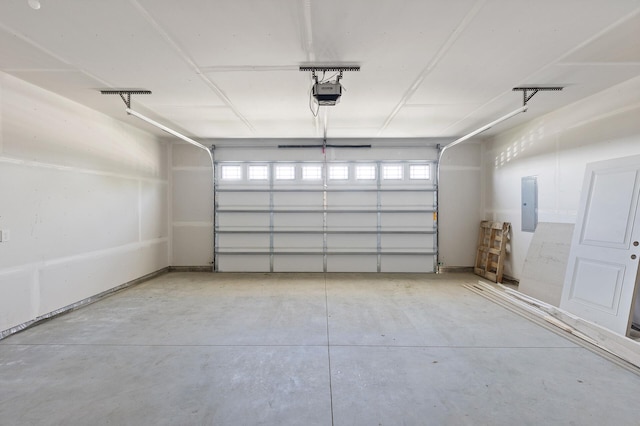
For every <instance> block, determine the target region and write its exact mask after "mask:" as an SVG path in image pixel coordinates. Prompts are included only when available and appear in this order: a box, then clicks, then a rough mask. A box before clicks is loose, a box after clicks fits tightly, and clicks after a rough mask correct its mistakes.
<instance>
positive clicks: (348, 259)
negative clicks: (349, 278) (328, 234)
mask: <svg viewBox="0 0 640 426" xmlns="http://www.w3.org/2000/svg"><path fill="white" fill-rule="evenodd" d="M327 270H328V271H331V272H377V270H378V256H377V255H333V254H330V255H327Z"/></svg>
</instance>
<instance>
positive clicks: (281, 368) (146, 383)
mask: <svg viewBox="0 0 640 426" xmlns="http://www.w3.org/2000/svg"><path fill="white" fill-rule="evenodd" d="M0 351H1V353H2V361H0V369H1V370H2V371H1V372H0V395H1V398H0V424H3V425H107V424H108V425H132V426H133V425H135V426H138V425H243V424H246V425H249V424H251V425H258V424H264V425H267V424H268V425H301V424H304V425H330V424H331V402H330V394H329V392H328V389H329V375H328V371H329V368H328V361H327V349H326V347H303V346H298V347H264V346H251V347H237V346H236V347H234V346H231V347H230V346H225V347H211V346H117V345H93V344H92V345H35V346H27V345H8V346H3V347H2V348H1V349H0ZM9 360H11V361H9Z"/></svg>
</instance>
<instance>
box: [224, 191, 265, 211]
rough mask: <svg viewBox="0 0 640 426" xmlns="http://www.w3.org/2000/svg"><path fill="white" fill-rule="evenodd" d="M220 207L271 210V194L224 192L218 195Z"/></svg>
mask: <svg viewBox="0 0 640 426" xmlns="http://www.w3.org/2000/svg"><path fill="white" fill-rule="evenodd" d="M217 201H218V205H222V206H225V207H227V208H232V207H251V206H253V207H262V208H269V194H265V193H261V192H241V193H234V192H222V193H220V194H219V195H218V200H217Z"/></svg>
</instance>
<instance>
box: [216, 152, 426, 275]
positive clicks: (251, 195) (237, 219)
mask: <svg viewBox="0 0 640 426" xmlns="http://www.w3.org/2000/svg"><path fill="white" fill-rule="evenodd" d="M434 152H436V151H435V150H434ZM274 155H275V154H274ZM435 156H436V155H434V157H435ZM224 163H229V164H228V168H227V172H228V173H227V175H228V176H230V179H231V180H230V181H229V182H224V179H222V177H223V174H224V173H222V172H217V176H218V178H219V179H218V180H219V182H218V184H217V186H216V188H217V189H219V190H220V193H216V205H217V209H216V217H215V219H216V220H215V229H216V231H217V232H218V234H216V239H215V241H216V249H217V250H218V251H220V256H217V257H216V258H215V266H216V267H217V269H218V270H261V271H262V270H264V269H265V268H267V270H269V271H282V272H285V271H292V272H293V271H296V272H304V271H307V272H312V271H313V272H322V271H325V272H432V271H433V270H434V260H435V259H434V256H433V255H431V254H429V255H427V254H426V253H435V252H436V239H435V235H434V234H433V232H434V228H435V221H434V218H435V217H434V212H435V210H436V206H435V200H436V194H435V190H434V187H433V184H434V182H433V179H434V178H435V175H434V170H435V162H433V161H428V160H424V161H416V160H406V161H401V160H397V161H395V160H394V161H393V162H385V161H383V160H379V161H370V162H366V163H365V162H356V161H353V162H349V161H336V162H332V161H327V162H325V163H313V164H311V163H305V162H297V163H296V162H295V161H287V162H277V161H268V162H266V163H265V164H266V168H265V167H264V166H260V167H257V168H256V167H254V165H252V163H250V162H246V163H242V162H237V161H236V162H218V163H217V165H216V167H224V166H225V164H224ZM414 166H415V167H414ZM258 168H259V169H260V170H262V171H263V172H264V171H265V170H267V171H268V173H267V172H264V175H263V177H264V178H263V179H262V180H259V181H255V182H252V181H250V180H249V179H248V178H247V176H246V175H247V171H250V170H253V169H255V170H257V169H258ZM234 170H235V171H236V172H237V173H236V174H235V175H233V173H231V172H233V171H234ZM238 170H239V171H238ZM416 170H417V171H418V172H420V170H422V175H420V173H418V174H416V173H414V172H415V171H416ZM229 171H230V172H229ZM243 173H244V174H243ZM232 231H235V232H232ZM238 231H241V232H238ZM225 249H226V250H227V251H230V250H245V251H246V253H247V254H246V256H247V257H246V259H245V261H243V260H242V256H241V255H233V256H229V253H225V252H224V250H225ZM252 250H253V251H258V252H260V251H266V253H268V254H266V255H258V256H257V257H256V255H255V253H252ZM316 253H317V254H316ZM225 263H226V264H225Z"/></svg>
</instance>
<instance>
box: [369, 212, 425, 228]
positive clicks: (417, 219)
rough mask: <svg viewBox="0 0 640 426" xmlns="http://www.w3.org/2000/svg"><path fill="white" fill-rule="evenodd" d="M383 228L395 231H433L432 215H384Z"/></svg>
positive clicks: (382, 219)
mask: <svg viewBox="0 0 640 426" xmlns="http://www.w3.org/2000/svg"><path fill="white" fill-rule="evenodd" d="M381 224H382V227H383V228H385V229H394V230H411V229H418V230H424V229H433V214H431V213H424V214H420V213H382V217H381Z"/></svg>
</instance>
